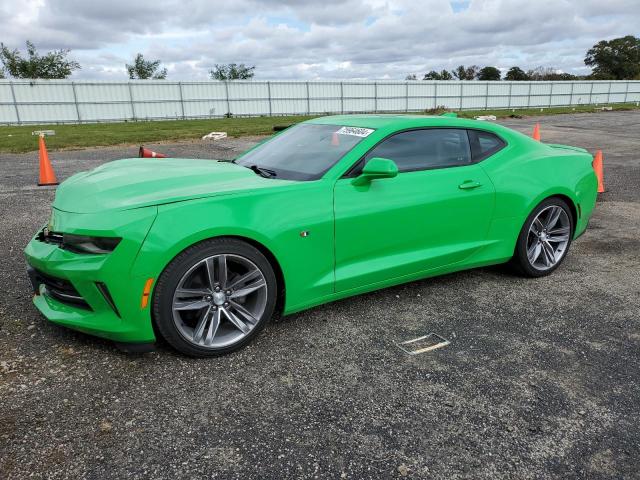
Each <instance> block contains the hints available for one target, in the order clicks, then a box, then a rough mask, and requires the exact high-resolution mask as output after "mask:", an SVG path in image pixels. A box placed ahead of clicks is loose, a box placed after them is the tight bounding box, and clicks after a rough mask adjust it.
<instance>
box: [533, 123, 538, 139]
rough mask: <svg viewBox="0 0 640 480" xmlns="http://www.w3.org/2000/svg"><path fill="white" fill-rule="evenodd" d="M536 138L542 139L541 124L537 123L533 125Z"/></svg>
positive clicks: (534, 137)
mask: <svg viewBox="0 0 640 480" xmlns="http://www.w3.org/2000/svg"><path fill="white" fill-rule="evenodd" d="M532 137H533V139H534V140H537V141H540V124H539V123H536V126H535V127H533V135H532Z"/></svg>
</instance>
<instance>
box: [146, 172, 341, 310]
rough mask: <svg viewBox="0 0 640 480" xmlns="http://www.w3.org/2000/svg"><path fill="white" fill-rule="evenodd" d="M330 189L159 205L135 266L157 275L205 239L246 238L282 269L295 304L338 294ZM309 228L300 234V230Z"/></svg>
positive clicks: (289, 297)
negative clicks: (303, 234)
mask: <svg viewBox="0 0 640 480" xmlns="http://www.w3.org/2000/svg"><path fill="white" fill-rule="evenodd" d="M332 214H333V213H332V203H331V190H330V189H328V188H324V186H323V185H319V184H318V185H314V186H312V185H309V186H308V187H303V188H302V189H301V190H300V191H298V190H288V191H283V192H275V193H274V192H273V191H272V192H271V193H269V194H268V195H267V194H251V195H243V196H240V195H238V196H235V195H234V196H225V197H213V198H207V199H200V200H192V201H186V202H177V203H172V204H167V205H161V206H159V207H158V216H157V218H156V221H155V222H154V224H153V227H152V228H151V230H150V232H149V234H148V235H147V238H146V239H145V242H144V244H143V246H142V248H141V250H140V253H139V255H138V257H137V259H136V261H135V264H134V266H133V272H134V275H136V276H143V277H144V276H146V277H149V278H155V279H157V278H158V277H159V276H160V275H161V274H162V272H163V270H164V269H165V268H166V266H167V265H168V264H169V263H170V262H171V260H172V259H173V258H175V257H176V256H177V255H178V254H179V253H180V252H182V251H184V250H185V249H186V248H188V247H190V246H191V245H194V244H196V243H199V242H201V241H203V240H207V239H210V238H215V237H221V236H236V237H244V238H247V239H250V240H252V241H253V242H257V243H259V244H261V245H263V246H264V247H265V248H266V249H267V250H269V251H270V252H271V254H272V255H273V256H274V258H275V259H276V261H277V262H278V264H279V266H280V269H281V270H282V273H283V276H284V281H285V284H286V285H287V295H286V304H285V313H287V310H288V307H289V306H290V305H297V304H300V303H305V302H309V301H311V300H312V299H314V298H317V297H322V296H325V295H328V294H330V293H333V281H334V279H333V217H332ZM303 230H304V231H308V232H310V233H309V234H308V235H306V236H301V235H300V233H301V231H303Z"/></svg>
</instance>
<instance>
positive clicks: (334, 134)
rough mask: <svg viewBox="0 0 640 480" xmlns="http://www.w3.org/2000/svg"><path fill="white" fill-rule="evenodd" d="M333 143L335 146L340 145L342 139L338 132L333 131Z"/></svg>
mask: <svg viewBox="0 0 640 480" xmlns="http://www.w3.org/2000/svg"><path fill="white" fill-rule="evenodd" d="M331 145H333V146H334V147H337V146H338V145H340V140H339V139H338V132H333V135H332V136H331Z"/></svg>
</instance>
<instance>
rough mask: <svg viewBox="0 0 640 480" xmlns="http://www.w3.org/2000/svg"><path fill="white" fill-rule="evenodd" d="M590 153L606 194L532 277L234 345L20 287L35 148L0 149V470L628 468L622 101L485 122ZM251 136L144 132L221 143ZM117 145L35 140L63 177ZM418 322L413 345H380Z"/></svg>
mask: <svg viewBox="0 0 640 480" xmlns="http://www.w3.org/2000/svg"><path fill="white" fill-rule="evenodd" d="M536 121H539V122H540V123H541V125H542V137H543V140H544V141H547V142H552V143H566V144H570V145H578V146H583V147H586V148H588V149H590V150H591V151H593V150H595V149H596V148H602V149H603V151H604V159H605V170H606V186H607V188H608V191H607V193H605V194H604V195H602V196H601V199H600V202H599V204H598V206H597V210H596V212H595V215H594V217H593V220H592V223H591V226H590V228H589V230H588V231H587V233H586V234H585V235H584V236H583V237H581V238H580V239H579V240H578V241H576V242H575V243H574V244H573V246H572V249H571V252H570V253H569V256H568V258H567V259H566V261H565V263H564V265H563V266H562V267H561V268H560V269H559V270H558V271H557V272H556V273H554V274H553V275H552V276H550V277H547V278H542V279H537V280H526V279H521V278H518V277H515V276H513V275H511V274H510V273H509V272H508V271H506V270H505V269H504V268H502V267H494V268H485V269H478V270H473V271H468V272H463V273H458V274H452V275H447V276H444V277H439V278H433V279H428V280H423V281H418V282H413V283H410V284H407V285H403V286H399V287H394V288H389V289H385V290H382V291H379V292H375V293H371V294H367V295H363V296H359V297H355V298H352V299H347V300H343V301H339V302H335V303H332V304H329V305H325V306H321V307H317V308H314V309H312V310H309V311H306V312H302V313H299V314H295V315H292V316H289V317H285V318H283V319H282V320H281V321H280V322H278V323H274V324H271V325H270V326H269V328H267V330H266V331H265V332H264V333H263V334H262V335H261V336H260V337H259V338H258V339H257V340H256V341H255V342H254V343H253V344H252V345H250V346H249V347H248V348H246V349H244V350H242V351H241V352H239V353H236V354H233V355H230V356H226V357H223V358H217V359H211V360H192V359H189V358H185V357H181V356H179V355H177V354H175V353H174V352H172V351H171V350H169V349H167V348H165V347H160V348H159V349H158V351H156V352H154V353H149V354H144V355H130V354H123V353H120V352H119V351H118V350H116V349H115V348H114V347H113V346H112V345H111V344H110V343H108V342H105V341H102V340H99V339H95V338H92V337H88V336H85V335H82V334H79V333H74V332H72V331H70V330H66V329H63V328H59V327H56V326H54V325H51V324H49V323H47V322H46V321H44V320H43V318H42V317H41V316H40V315H39V314H38V313H37V311H36V309H35V308H34V307H33V306H32V305H31V302H30V296H31V293H30V287H29V284H28V281H27V278H26V275H25V271H24V266H25V265H24V260H23V257H22V249H23V248H24V245H25V244H26V243H27V241H28V239H29V237H30V236H31V235H32V233H33V232H34V231H36V229H37V228H38V227H39V226H40V225H41V224H42V223H43V222H44V220H45V219H46V218H47V215H48V210H49V205H50V203H51V200H52V198H53V193H54V192H53V190H52V189H50V188H38V187H36V186H35V183H36V165H37V155H36V154H34V153H32V154H23V155H0V170H1V171H2V175H1V176H0V227H1V229H2V232H3V235H2V237H1V238H0V248H1V262H2V263H1V265H2V268H1V269H0V282H1V284H2V285H3V287H4V293H2V295H1V297H0V478H6V479H9V478H11V479H22V478H27V477H29V478H31V477H34V478H96V479H107V478H154V479H160V478H167V479H173V478H242V479H251V478H277V479H282V478H354V479H361V478H395V477H409V478H426V477H430V478H474V479H482V478H517V479H528V478H531V479H533V478H536V479H538V478H589V479H598V478H640V476H639V473H638V472H639V470H640V432H639V430H638V425H640V411H639V410H640V409H639V405H640V375H639V374H638V371H639V368H640V353H639V352H640V328H639V326H640V319H639V313H640V308H639V307H640V300H639V298H640V277H639V276H638V268H639V267H640V253H639V252H640V161H639V160H640V156H639V155H640V154H639V153H638V152H639V150H640V149H639V147H640V140H639V138H640V112H608V113H602V114H590V115H587V114H581V115H558V116H553V117H541V118H539V119H538V118H527V119H521V120H517V119H514V120H509V121H507V122H504V123H505V124H507V125H508V126H510V127H513V128H515V129H519V130H522V131H525V132H530V131H531V129H532V127H533V124H534V123H535V122H536ZM254 141H255V139H229V140H225V141H222V142H219V143H215V144H203V143H201V142H193V143H181V144H163V145H150V146H149V147H151V148H154V149H157V150H159V151H163V152H167V153H170V154H173V155H181V156H195V157H205V158H206V157H215V158H229V157H231V156H232V155H234V154H235V152H238V151H240V150H242V149H244V148H246V147H247V146H249V145H251V144H252V143H253V142H254ZM135 154H136V148H134V147H112V148H101V149H92V150H81V151H64V152H55V153H54V154H52V157H53V165H54V167H55V170H56V173H57V174H58V176H59V177H60V178H61V179H64V178H65V177H67V176H69V175H70V174H72V173H74V172H76V171H78V170H81V169H87V168H90V167H93V166H96V165H99V164H101V163H103V162H105V161H108V160H112V159H116V158H122V157H126V156H135ZM428 332H437V333H438V334H440V335H442V336H444V337H446V338H448V339H449V340H450V341H451V344H450V345H449V346H447V347H445V348H442V349H440V350H437V351H433V352H430V353H427V354H423V355H418V356H414V357H411V356H408V355H406V354H404V353H403V352H401V351H400V350H399V349H398V348H397V346H396V345H395V344H396V343H397V342H400V341H403V340H407V339H411V338H414V337H416V336H419V335H422V334H425V333H428Z"/></svg>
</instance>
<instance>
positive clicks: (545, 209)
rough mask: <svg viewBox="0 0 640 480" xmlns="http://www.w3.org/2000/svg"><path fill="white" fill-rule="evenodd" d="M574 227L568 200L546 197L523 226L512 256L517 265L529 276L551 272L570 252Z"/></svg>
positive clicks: (539, 275) (538, 275)
mask: <svg viewBox="0 0 640 480" xmlns="http://www.w3.org/2000/svg"><path fill="white" fill-rule="evenodd" d="M573 229H574V225H573V216H572V214H571V210H570V209H569V205H567V202H565V201H564V200H562V199H560V198H557V197H552V198H548V199H546V200H544V201H543V202H542V203H540V204H539V205H538V206H537V207H536V208H535V209H534V210H533V212H531V214H530V215H529V217H528V218H527V220H526V221H525V222H524V225H523V226H522V230H521V231H520V235H519V237H518V242H517V244H516V250H515V254H514V256H513V263H514V264H515V266H516V268H517V269H518V270H519V271H520V272H521V273H523V274H524V275H526V276H529V277H542V276H545V275H549V274H550V273H551V272H553V271H554V270H555V269H556V268H558V267H559V266H560V264H561V263H562V261H563V260H564V258H565V256H566V255H567V252H568V251H569V246H570V245H571V235H572V233H573Z"/></svg>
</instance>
